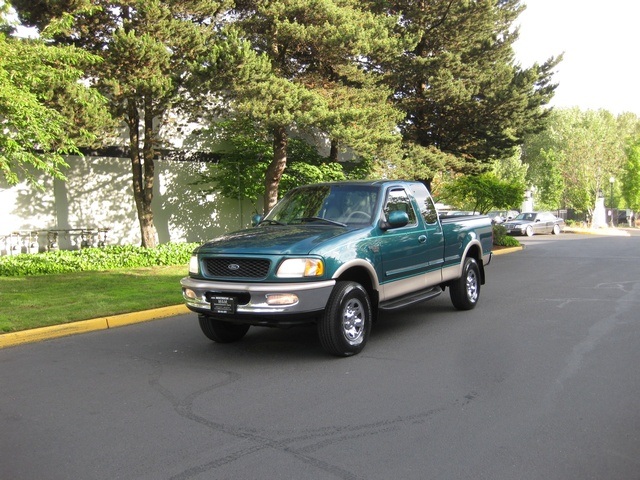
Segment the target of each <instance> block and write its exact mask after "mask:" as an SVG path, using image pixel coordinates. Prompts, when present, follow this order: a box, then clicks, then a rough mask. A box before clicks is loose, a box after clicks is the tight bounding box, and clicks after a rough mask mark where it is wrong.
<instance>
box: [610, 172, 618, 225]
mask: <svg viewBox="0 0 640 480" xmlns="http://www.w3.org/2000/svg"><path fill="white" fill-rule="evenodd" d="M615 181H616V179H615V178H613V175H612V176H610V177H609V185H611V203H609V208H610V209H611V210H610V211H611V227H612V228H613V182H615Z"/></svg>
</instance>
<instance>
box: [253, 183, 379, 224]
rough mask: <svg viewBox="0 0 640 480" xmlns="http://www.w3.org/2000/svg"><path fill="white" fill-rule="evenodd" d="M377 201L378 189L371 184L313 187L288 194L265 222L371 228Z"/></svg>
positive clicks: (294, 190) (298, 189) (301, 188)
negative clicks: (364, 226)
mask: <svg viewBox="0 0 640 480" xmlns="http://www.w3.org/2000/svg"><path fill="white" fill-rule="evenodd" d="M377 200H378V190H377V188H376V187H373V186H370V185H332V184H323V185H310V186H306V187H300V188H296V189H293V190H291V191H290V192H289V193H287V194H286V195H285V196H284V198H283V199H282V200H280V202H278V204H277V205H276V206H275V207H274V208H273V210H271V212H269V214H268V215H267V216H266V217H265V219H264V221H265V222H267V223H273V222H278V223H281V224H286V225H293V224H301V223H314V224H315V223H317V224H318V225H332V224H333V225H335V224H338V225H342V226H363V225H369V224H371V222H372V221H373V217H374V212H375V207H376V202H377Z"/></svg>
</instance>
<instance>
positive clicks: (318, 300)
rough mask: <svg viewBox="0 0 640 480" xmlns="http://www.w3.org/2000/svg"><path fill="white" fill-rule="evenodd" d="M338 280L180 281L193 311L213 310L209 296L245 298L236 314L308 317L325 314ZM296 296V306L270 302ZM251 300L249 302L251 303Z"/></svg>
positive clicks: (187, 302)
mask: <svg viewBox="0 0 640 480" xmlns="http://www.w3.org/2000/svg"><path fill="white" fill-rule="evenodd" d="M335 283H336V282H335V280H326V281H323V282H301V283H256V284H247V283H228V282H213V281H206V280H197V279H194V278H191V277H185V278H183V279H182V280H181V281H180V284H181V285H182V296H183V298H184V300H185V302H186V304H187V307H189V308H190V309H191V310H194V311H198V312H203V313H206V312H207V311H211V303H210V301H209V299H208V298H207V297H208V295H211V294H215V295H229V296H241V297H242V298H246V300H245V301H242V302H239V303H238V305H237V308H236V315H260V316H265V315H266V316H270V315H281V314H306V313H311V312H317V311H321V310H323V309H324V308H325V306H326V305H327V301H328V300H329V295H331V291H332V290H333V286H334V285H335ZM282 294H294V295H295V296H296V297H297V301H296V302H295V303H292V304H289V305H274V304H270V303H268V299H269V297H272V296H276V295H282ZM247 300H248V301H247Z"/></svg>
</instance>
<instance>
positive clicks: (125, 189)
mask: <svg viewBox="0 0 640 480" xmlns="http://www.w3.org/2000/svg"><path fill="white" fill-rule="evenodd" d="M67 162H68V163H69V169H68V170H66V172H65V174H66V176H67V181H66V182H63V181H59V180H54V179H52V178H50V177H47V176H45V175H43V174H39V177H38V181H39V183H40V184H41V185H42V186H43V189H42V190H40V189H38V188H36V187H34V186H32V185H29V184H27V183H21V184H19V185H16V186H9V185H7V184H6V182H4V180H0V254H3V255H4V254H7V253H11V252H12V251H13V252H16V251H17V249H18V247H19V248H20V250H21V251H22V252H25V251H26V249H27V248H28V243H32V240H30V239H29V237H30V235H29V233H30V232H38V234H37V236H36V235H31V237H34V236H36V237H37V242H38V245H39V250H40V251H42V250H44V249H45V248H46V247H47V244H48V243H49V242H50V239H51V237H52V232H53V231H55V230H57V231H58V232H57V233H58V244H59V247H60V248H63V249H75V248H79V247H80V244H81V241H82V234H81V230H82V229H92V230H94V231H97V230H98V229H108V230H107V231H106V232H102V233H100V236H101V235H104V234H106V244H108V245H113V244H119V245H124V244H132V245H139V244H140V238H141V237H140V227H139V224H138V219H137V214H136V208H135V202H134V199H133V189H132V182H131V163H130V160H129V159H126V158H107V157H70V158H69V159H68V160H67ZM206 168H209V166H208V164H206V163H197V162H180V161H171V160H157V161H156V168H155V172H156V180H155V192H154V199H153V211H154V221H155V225H156V229H157V230H158V239H159V241H160V243H167V242H202V241H205V240H207V239H210V238H213V237H215V236H217V235H220V234H222V233H225V232H227V231H232V230H238V229H240V228H244V227H246V226H248V225H249V224H250V222H251V216H252V214H253V213H255V212H254V207H253V206H252V205H251V204H250V203H248V202H240V201H239V200H233V199H226V198H222V197H221V196H220V195H216V194H208V195H206V194H205V193H203V188H204V187H206V186H203V185H198V184H197V182H198V181H199V180H200V177H199V175H198V174H199V173H200V172H201V171H203V170H204V169H206ZM85 236H87V235H85ZM18 239H19V240H18ZM18 241H19V242H20V243H21V244H20V245H17V243H16V242H18ZM94 241H95V242H97V241H98V238H95V239H94Z"/></svg>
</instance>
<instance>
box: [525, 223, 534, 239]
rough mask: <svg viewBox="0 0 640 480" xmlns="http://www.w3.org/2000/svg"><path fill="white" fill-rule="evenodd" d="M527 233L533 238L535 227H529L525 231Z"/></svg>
mask: <svg viewBox="0 0 640 480" xmlns="http://www.w3.org/2000/svg"><path fill="white" fill-rule="evenodd" d="M525 233H526V234H527V237H533V227H532V226H531V225H529V226H528V227H527V228H526V229H525Z"/></svg>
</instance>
